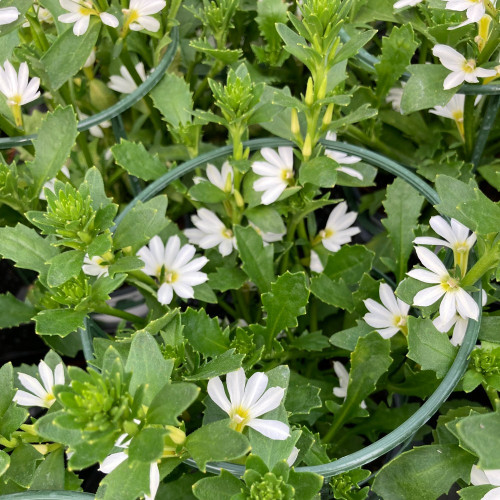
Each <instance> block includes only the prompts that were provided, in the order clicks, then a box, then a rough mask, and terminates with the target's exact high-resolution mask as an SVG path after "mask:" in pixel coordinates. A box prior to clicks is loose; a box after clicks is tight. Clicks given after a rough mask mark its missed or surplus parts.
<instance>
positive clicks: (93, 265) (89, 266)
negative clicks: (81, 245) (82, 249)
mask: <svg viewBox="0 0 500 500" xmlns="http://www.w3.org/2000/svg"><path fill="white" fill-rule="evenodd" d="M82 271H83V272H84V273H85V274H87V275H88V276H97V277H98V278H100V277H101V276H108V275H109V264H108V262H107V261H105V260H104V259H103V258H102V257H99V256H98V255H94V256H93V257H92V258H90V257H89V254H88V253H87V254H85V257H84V258H83V265H82Z"/></svg>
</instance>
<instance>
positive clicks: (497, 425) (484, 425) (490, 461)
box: [447, 411, 500, 469]
mask: <svg viewBox="0 0 500 500" xmlns="http://www.w3.org/2000/svg"><path fill="white" fill-rule="evenodd" d="M450 424H451V423H450ZM447 428H448V429H449V430H450V431H452V432H453V433H454V434H455V435H456V436H457V437H458V439H459V442H460V446H461V447H462V448H464V449H466V450H470V451H471V452H472V453H474V454H475V455H477V456H478V457H479V461H478V462H477V466H478V467H479V468H480V469H500V449H499V447H498V443H497V441H496V439H492V436H498V435H500V434H499V433H500V413H499V412H498V411H497V412H495V413H486V414H483V415H477V414H475V415H470V416H468V417H465V418H462V419H460V420H459V421H458V422H457V423H456V424H455V427H454V429H453V428H450V425H447ZM473 460H474V462H475V460H476V459H475V457H473ZM474 462H473V463H474Z"/></svg>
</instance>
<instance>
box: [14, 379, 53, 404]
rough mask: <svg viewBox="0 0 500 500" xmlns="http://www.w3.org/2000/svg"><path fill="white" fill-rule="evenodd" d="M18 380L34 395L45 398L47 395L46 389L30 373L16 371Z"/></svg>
mask: <svg viewBox="0 0 500 500" xmlns="http://www.w3.org/2000/svg"><path fill="white" fill-rule="evenodd" d="M17 376H18V377H19V381H20V382H21V384H23V386H24V387H26V389H28V391H30V392H32V393H33V394H35V395H36V396H38V397H39V398H41V399H45V397H46V396H47V391H46V390H45V389H44V388H43V387H42V384H40V382H39V381H38V380H37V379H36V378H35V377H32V376H31V375H27V374H26V373H18V375H17Z"/></svg>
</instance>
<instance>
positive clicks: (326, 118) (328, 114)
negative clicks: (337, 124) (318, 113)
mask: <svg viewBox="0 0 500 500" xmlns="http://www.w3.org/2000/svg"><path fill="white" fill-rule="evenodd" d="M332 115H333V103H330V104H329V105H328V106H327V108H326V111H325V114H324V115H323V122H322V123H323V125H324V126H325V127H327V126H328V125H330V123H331V122H332Z"/></svg>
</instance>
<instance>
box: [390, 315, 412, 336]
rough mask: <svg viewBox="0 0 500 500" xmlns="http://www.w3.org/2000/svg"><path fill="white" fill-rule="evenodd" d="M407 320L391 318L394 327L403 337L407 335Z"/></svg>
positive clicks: (404, 317)
mask: <svg viewBox="0 0 500 500" xmlns="http://www.w3.org/2000/svg"><path fill="white" fill-rule="evenodd" d="M407 319H408V317H407V316H394V318H393V324H394V326H396V327H398V328H399V329H400V330H401V331H402V332H403V333H404V334H405V335H408V327H407V326H406V322H407Z"/></svg>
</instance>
